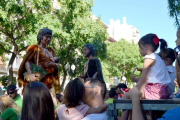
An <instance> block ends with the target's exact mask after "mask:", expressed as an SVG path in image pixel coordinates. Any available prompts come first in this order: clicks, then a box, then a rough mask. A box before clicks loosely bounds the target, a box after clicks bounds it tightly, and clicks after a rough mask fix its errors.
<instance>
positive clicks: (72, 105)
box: [57, 78, 108, 120]
mask: <svg viewBox="0 0 180 120" xmlns="http://www.w3.org/2000/svg"><path fill="white" fill-rule="evenodd" d="M84 94H85V87H84V85H83V83H82V82H81V81H80V80H79V78H75V79H74V80H72V81H70V82H69V83H68V84H67V86H66V88H65V91H64V99H65V104H62V105H60V106H59V108H58V110H57V116H58V117H59V120H81V119H82V118H83V117H84V116H85V115H87V114H92V113H101V112H103V111H105V110H106V109H107V107H108V105H107V104H104V105H102V106H99V107H98V108H90V107H89V106H88V105H86V104H83V103H82V102H83V101H84V100H83V99H84Z"/></svg>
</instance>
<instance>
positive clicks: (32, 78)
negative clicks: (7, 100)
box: [28, 73, 37, 81]
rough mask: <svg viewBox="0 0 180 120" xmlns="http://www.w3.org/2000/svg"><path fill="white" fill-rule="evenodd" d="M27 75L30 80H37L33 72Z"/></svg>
mask: <svg viewBox="0 0 180 120" xmlns="http://www.w3.org/2000/svg"><path fill="white" fill-rule="evenodd" d="M28 75H29V78H30V80H31V81H36V80H37V79H36V77H35V74H32V73H30V74H28Z"/></svg>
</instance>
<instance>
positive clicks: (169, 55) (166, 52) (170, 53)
mask: <svg viewBox="0 0 180 120" xmlns="http://www.w3.org/2000/svg"><path fill="white" fill-rule="evenodd" d="M158 55H159V56H160V57H161V58H162V59H165V58H170V59H171V62H172V63H173V62H174V61H175V59H176V57H175V54H174V50H173V49H172V48H167V49H166V50H164V51H160V52H159V54H158Z"/></svg>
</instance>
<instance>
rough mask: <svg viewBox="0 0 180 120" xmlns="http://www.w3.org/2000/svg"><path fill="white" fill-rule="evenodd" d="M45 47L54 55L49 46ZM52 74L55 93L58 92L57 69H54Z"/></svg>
mask: <svg viewBox="0 0 180 120" xmlns="http://www.w3.org/2000/svg"><path fill="white" fill-rule="evenodd" d="M47 49H48V50H49V51H50V52H51V54H52V55H53V57H56V53H55V51H54V50H53V49H52V48H51V47H48V48H47ZM53 76H54V89H55V93H56V94H57V93H60V81H59V69H54V72H53Z"/></svg>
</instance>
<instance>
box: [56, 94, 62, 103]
mask: <svg viewBox="0 0 180 120" xmlns="http://www.w3.org/2000/svg"><path fill="white" fill-rule="evenodd" d="M56 99H57V103H61V102H62V101H63V95H62V94H60V93H58V94H56Z"/></svg>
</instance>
